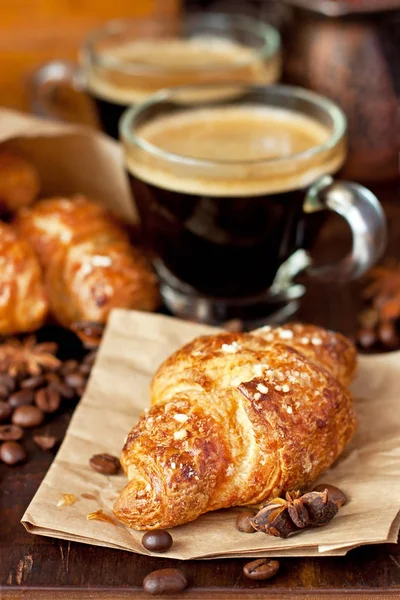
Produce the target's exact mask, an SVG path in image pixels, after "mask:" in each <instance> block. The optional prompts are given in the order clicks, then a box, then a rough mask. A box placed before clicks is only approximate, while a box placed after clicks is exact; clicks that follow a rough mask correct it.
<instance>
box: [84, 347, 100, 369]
mask: <svg viewBox="0 0 400 600" xmlns="http://www.w3.org/2000/svg"><path fill="white" fill-rule="evenodd" d="M96 358H97V350H93V351H92V352H89V354H86V356H85V358H84V359H83V361H82V363H83V364H84V365H90V366H92V365H93V364H94V363H95V361H96Z"/></svg>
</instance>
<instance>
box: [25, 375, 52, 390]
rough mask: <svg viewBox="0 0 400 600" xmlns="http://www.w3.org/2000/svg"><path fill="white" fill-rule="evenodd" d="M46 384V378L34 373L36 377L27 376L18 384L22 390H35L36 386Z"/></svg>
mask: <svg viewBox="0 0 400 600" xmlns="http://www.w3.org/2000/svg"><path fill="white" fill-rule="evenodd" d="M43 385H46V378H45V377H43V376H42V375H36V377H28V379H24V380H23V381H21V383H20V386H21V388H22V389H23V390H25V389H26V390H36V389H37V388H40V387H42V386H43Z"/></svg>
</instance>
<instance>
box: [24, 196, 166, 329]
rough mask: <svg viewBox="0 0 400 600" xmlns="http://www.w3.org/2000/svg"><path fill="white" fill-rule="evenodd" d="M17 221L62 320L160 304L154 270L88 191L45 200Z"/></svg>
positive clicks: (67, 321) (103, 318)
mask: <svg viewBox="0 0 400 600" xmlns="http://www.w3.org/2000/svg"><path fill="white" fill-rule="evenodd" d="M16 226H17V228H18V230H19V231H20V233H21V235H23V236H24V237H25V238H26V239H27V240H29V242H30V243H31V244H32V246H33V248H34V249H35V251H36V252H37V254H38V256H39V260H40V262H41V264H42V266H43V269H44V274H45V282H46V288H47V293H48V297H49V301H50V307H51V311H52V313H53V315H54V316H55V318H56V319H57V320H58V321H59V322H60V323H61V324H63V325H65V326H70V325H71V324H72V323H74V322H77V321H96V322H101V323H105V322H106V320H107V317H108V314H109V312H110V311H111V309H112V308H136V309H138V310H154V309H155V308H156V306H157V304H158V291H157V283H156V278H155V275H154V274H153V272H152V271H151V270H150V268H149V266H148V265H147V262H146V261H145V259H144V257H143V256H142V255H141V254H140V252H139V251H138V250H137V249H135V248H134V247H133V246H132V245H131V244H130V242H129V239H128V236H127V235H126V234H125V232H124V231H123V229H122V227H121V226H120V224H119V223H118V222H117V220H116V219H115V218H114V217H113V216H112V215H111V214H110V213H109V212H108V211H106V210H105V209H104V208H102V207H101V206H99V205H98V204H96V203H94V202H92V201H89V200H88V199H87V198H85V197H84V196H74V197H73V198H51V199H47V200H41V201H40V202H38V203H37V204H35V205H34V206H33V207H32V208H29V209H24V210H22V211H21V212H20V213H19V215H18V217H17V219H16Z"/></svg>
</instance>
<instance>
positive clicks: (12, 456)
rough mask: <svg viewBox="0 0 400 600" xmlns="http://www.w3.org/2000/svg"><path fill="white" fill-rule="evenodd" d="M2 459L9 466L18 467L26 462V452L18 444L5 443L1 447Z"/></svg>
mask: <svg viewBox="0 0 400 600" xmlns="http://www.w3.org/2000/svg"><path fill="white" fill-rule="evenodd" d="M0 459H1V460H2V461H3V462H5V463H6V464H7V465H16V464H17V463H21V462H24V460H26V452H25V449H24V448H23V447H22V446H21V444H19V443H18V442H4V444H2V445H1V446H0Z"/></svg>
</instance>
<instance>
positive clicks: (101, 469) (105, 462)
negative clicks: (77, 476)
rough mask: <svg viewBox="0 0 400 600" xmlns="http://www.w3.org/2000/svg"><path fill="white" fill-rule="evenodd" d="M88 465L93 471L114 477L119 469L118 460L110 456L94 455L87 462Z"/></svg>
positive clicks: (105, 454)
mask: <svg viewBox="0 0 400 600" xmlns="http://www.w3.org/2000/svg"><path fill="white" fill-rule="evenodd" d="M89 464H90V466H91V467H92V469H93V470H94V471H97V472H98V473H103V474H104V475H116V474H117V473H118V471H119V470H120V468H121V465H120V462H119V459H118V458H117V457H116V456H112V455H111V454H107V453H104V454H95V455H94V456H92V458H91V459H90V460H89Z"/></svg>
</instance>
